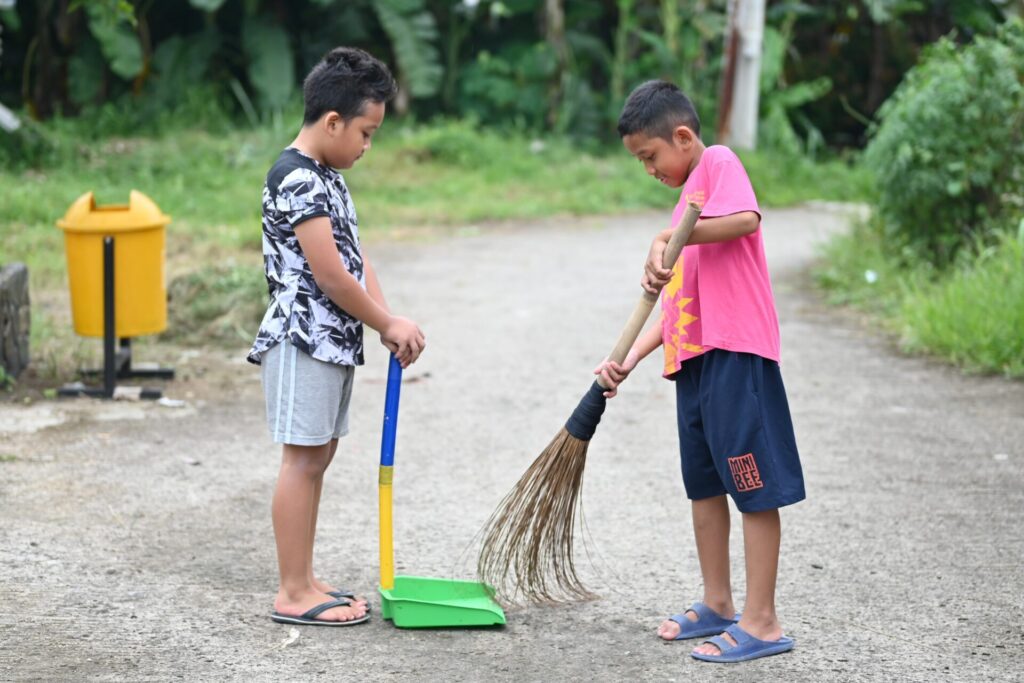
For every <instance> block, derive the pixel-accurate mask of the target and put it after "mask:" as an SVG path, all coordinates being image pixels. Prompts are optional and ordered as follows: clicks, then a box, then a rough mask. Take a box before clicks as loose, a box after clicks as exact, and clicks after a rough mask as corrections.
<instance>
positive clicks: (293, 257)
mask: <svg viewBox="0 0 1024 683" xmlns="http://www.w3.org/2000/svg"><path fill="white" fill-rule="evenodd" d="M318 216H327V217H328V218H330V219H331V232H332V233H333V234H334V243H335V245H336V246H337V247H338V257H339V258H340V259H341V261H342V264H343V265H344V266H345V269H346V270H348V272H350V273H352V275H353V276H354V277H355V278H356V279H357V280H358V281H359V283H360V284H361V285H362V286H363V288H364V289H365V288H366V277H365V275H364V273H363V255H362V252H361V251H360V249H359V225H358V222H357V221H356V209H355V205H353V204H352V197H351V196H350V195H349V192H348V188H347V187H346V186H345V180H344V179H343V178H342V177H341V174H340V173H338V172H337V171H335V170H334V169H332V168H329V167H327V166H324V165H323V164H321V163H320V162H318V161H316V160H315V159H313V158H311V157H309V156H307V155H305V154H303V153H302V152H300V151H298V150H297V149H294V148H291V147H289V148H288V149H286V150H284V151H283V152H281V156H279V157H278V158H277V161H276V162H275V163H274V165H273V166H272V167H271V169H270V172H268V173H267V183H266V185H264V187H263V264H264V268H265V270H266V275H267V286H268V289H269V291H270V305H269V307H268V308H267V313H266V315H264V316H263V322H262V323H261V324H260V329H259V332H258V333H257V334H256V341H255V342H254V343H253V345H252V349H250V350H249V355H248V356H247V360H248V361H249V362H251V363H255V364H257V365H259V363H260V359H261V357H262V355H263V353H265V352H266V351H267V350H269V349H270V348H272V347H273V346H274V345H276V344H278V343H280V342H281V341H282V340H284V339H287V340H288V341H289V342H291V343H292V344H294V345H295V346H296V347H297V348H298V349H299V350H300V351H304V352H306V353H308V354H309V355H310V356H312V357H313V358H316V359H318V360H322V361H325V362H328V363H335V364H337V365H362V364H363V324H362V323H361V322H360V321H359V320H357V319H356V318H353V317H352V316H351V315H349V314H348V313H346V312H345V311H343V310H342V309H341V308H339V307H338V306H337V305H336V304H335V303H334V302H333V301H331V300H330V299H329V298H328V297H327V295H326V294H324V293H323V292H322V291H321V290H320V288H319V287H317V284H316V282H315V281H314V280H313V272H312V271H311V270H310V268H309V262H308V261H306V257H305V256H304V255H303V253H302V248H301V247H300V246H299V240H298V238H297V237H296V236H295V227H296V226H297V225H299V224H301V223H302V222H303V221H307V220H309V219H310V218H316V217H318Z"/></svg>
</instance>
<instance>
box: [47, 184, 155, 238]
mask: <svg viewBox="0 0 1024 683" xmlns="http://www.w3.org/2000/svg"><path fill="white" fill-rule="evenodd" d="M170 222H171V217H170V216H168V215H166V214H164V213H163V212H162V211H160V207H158V206H157V205H156V204H155V203H154V202H153V200H152V199H150V198H149V197H147V196H146V195H144V194H142V193H141V192H139V191H138V190H132V191H131V194H130V195H129V196H128V204H127V205H124V204H108V205H106V206H96V198H95V197H94V196H93V193H92V192H86V193H85V194H83V195H82V196H81V197H79V198H78V199H76V200H75V201H74V203H72V204H71V206H70V207H68V210H67V213H65V214H64V218H62V219H60V220H59V221H57V227H58V228H60V229H61V230H64V231H66V232H96V233H111V232H131V231H133V230H150V229H152V228H159V227H162V226H165V225H167V224H168V223H170Z"/></svg>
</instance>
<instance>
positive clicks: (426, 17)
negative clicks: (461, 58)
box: [373, 0, 443, 97]
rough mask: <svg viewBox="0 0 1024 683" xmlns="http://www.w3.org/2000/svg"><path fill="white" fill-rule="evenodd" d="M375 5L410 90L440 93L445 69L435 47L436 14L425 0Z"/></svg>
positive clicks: (418, 94)
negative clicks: (426, 5)
mask: <svg viewBox="0 0 1024 683" xmlns="http://www.w3.org/2000/svg"><path fill="white" fill-rule="evenodd" d="M373 9H374V11H375V12H376V13H377V16H378V17H379V18H380V23H381V26H382V27H383V28H384V31H385V32H386V33H387V34H388V38H390V39H391V47H392V49H393V50H394V53H395V61H397V62H398V69H399V73H400V75H401V78H402V80H404V81H405V84H406V86H407V87H408V88H409V94H411V95H412V96H413V97H429V96H431V95H435V94H437V91H438V88H439V87H440V85H441V76H442V74H443V69H442V67H441V61H440V55H439V54H438V51H437V47H436V42H437V25H436V23H435V21H434V16H433V15H432V14H430V13H429V12H427V11H426V10H425V0H375V2H373Z"/></svg>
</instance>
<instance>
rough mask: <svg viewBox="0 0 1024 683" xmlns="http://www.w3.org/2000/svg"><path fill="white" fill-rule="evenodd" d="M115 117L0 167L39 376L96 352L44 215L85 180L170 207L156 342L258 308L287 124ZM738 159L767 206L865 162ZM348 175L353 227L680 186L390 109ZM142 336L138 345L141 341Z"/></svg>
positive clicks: (484, 214)
mask: <svg viewBox="0 0 1024 683" xmlns="http://www.w3.org/2000/svg"><path fill="white" fill-rule="evenodd" d="M110 125H111V124H110V121H106V122H104V121H92V122H91V121H89V120H87V118H83V119H77V120H56V121H53V122H51V123H49V124H47V127H48V130H47V132H46V133H45V137H46V138H47V139H48V140H49V145H50V148H49V150H50V151H49V152H47V153H46V154H43V155H41V156H40V158H41V159H42V162H40V163H39V165H38V166H37V167H34V168H14V167H12V166H11V165H10V164H8V165H7V166H6V167H5V168H3V169H0V263H5V262H9V261H22V262H25V263H26V264H27V265H28V267H29V272H30V279H31V289H32V296H33V311H32V314H33V327H32V349H33V351H32V352H33V359H34V361H33V363H34V365H35V367H36V368H37V371H39V372H41V373H42V374H43V375H44V376H46V377H54V378H56V377H59V376H61V375H66V374H67V373H68V372H69V369H73V367H74V366H81V365H88V364H93V365H95V364H96V363H97V362H98V358H97V355H98V346H99V345H98V344H97V343H95V342H94V341H83V340H81V339H78V338H76V337H74V336H73V334H72V333H71V330H70V316H69V314H68V304H67V296H68V295H67V283H66V275H65V270H66V266H65V257H64V246H63V238H62V233H61V232H60V231H59V230H58V229H57V228H56V227H55V226H54V222H55V221H56V220H57V219H58V218H60V217H61V216H62V215H63V214H64V212H65V211H66V210H67V207H68V206H70V204H71V203H72V202H73V201H74V200H75V199H76V198H77V197H79V196H80V195H81V194H82V193H84V192H87V191H94V192H95V194H96V199H97V203H99V204H111V203H124V202H126V200H127V197H128V193H129V191H130V190H132V189H138V190H141V191H142V192H144V193H145V194H147V195H149V196H150V197H151V198H152V199H153V200H154V201H155V202H156V203H157V205H158V206H160V208H161V209H162V210H163V211H164V212H165V213H167V214H169V215H170V216H171V217H172V222H171V224H170V225H169V226H168V228H167V231H168V235H167V245H168V247H167V248H168V252H167V254H168V276H169V277H168V280H169V281H168V291H169V296H170V301H169V311H168V314H169V328H168V331H167V332H166V333H165V334H164V335H162V336H161V339H162V340H163V341H171V342H178V343H182V344H202V343H209V342H211V341H218V342H225V343H233V344H239V343H242V340H243V339H247V337H248V336H249V335H250V334H252V328H253V327H254V326H255V324H258V321H259V319H260V317H261V316H262V313H263V310H262V308H263V306H264V305H265V301H264V298H265V285H264V283H263V279H262V274H261V269H260V241H261V231H260V193H261V189H262V186H263V180H264V176H265V174H266V172H267V169H268V168H269V167H270V165H271V164H272V163H273V161H274V159H276V157H277V155H278V154H279V152H280V150H281V149H282V148H283V147H285V146H286V145H287V144H288V143H289V142H290V141H291V140H292V138H293V136H294V133H295V130H292V129H284V128H281V127H277V128H275V127H272V126H264V127H259V128H248V127H242V128H237V127H236V128H232V127H231V126H230V125H227V124H224V123H223V122H221V123H220V124H218V125H215V126H213V127H211V128H209V129H207V130H203V129H199V128H195V129H189V128H182V129H171V130H164V131H163V132H162V133H161V134H158V135H149V136H132V137H124V136H116V135H113V136H107V137H100V138H99V139H97V138H96V136H94V135H93V134H92V130H94V129H96V130H109V129H110ZM37 128H38V127H37ZM743 160H744V163H745V164H746V165H747V167H748V169H749V171H750V175H751V179H752V182H753V184H754V187H755V188H756V189H757V191H758V195H759V198H760V200H761V202H762V204H763V205H764V206H778V205H787V204H792V203H796V202H800V201H804V200H809V199H832V200H848V199H861V198H863V196H864V195H863V192H864V188H865V187H866V182H865V180H864V175H863V173H862V172H860V171H859V170H857V169H856V168H853V167H851V166H850V165H848V164H846V163H843V162H840V161H835V162H831V163H827V164H814V163H811V162H809V161H807V160H803V159H792V158H780V157H778V156H777V155H773V154H770V153H750V154H744V155H743ZM345 178H346V181H347V182H348V184H349V187H350V188H351V189H352V193H353V196H354V198H355V200H356V206H357V208H358V211H359V219H360V228H361V230H362V231H363V234H364V235H367V234H373V233H375V232H385V231H389V230H402V231H403V232H404V231H408V230H413V231H415V230H416V229H419V228H424V227H428V226H429V227H449V226H460V225H467V224H479V223H483V222H487V221H494V220H507V219H530V218H539V217H543V216H551V215H559V214H566V215H583V214H615V213H624V212H629V211H636V210H643V209H659V210H662V211H664V212H666V214H667V213H668V212H669V211H670V210H671V208H672V206H673V205H674V204H675V202H676V200H677V198H678V191H673V190H671V189H669V188H665V187H664V186H662V185H660V184H659V183H657V182H655V181H654V180H652V179H651V178H648V177H647V176H646V174H645V173H644V172H643V169H642V167H641V166H640V164H638V163H637V162H636V161H635V160H634V159H632V158H631V157H630V156H629V154H628V153H626V151H625V150H623V149H622V148H621V147H618V146H612V147H599V146H597V147H595V146H580V145H579V144H575V143H573V142H572V141H570V140H568V139H561V138H540V139H538V138H534V137H531V136H528V135H525V134H521V133H512V132H503V131H498V130H491V129H485V128H480V127H478V126H476V125H474V124H473V123H471V122H457V121H446V122H437V123H434V124H431V125H402V124H396V123H395V122H391V121H389V122H388V123H387V124H386V125H385V127H384V128H383V129H382V131H381V132H380V133H379V134H378V136H377V138H376V139H375V142H374V146H373V149H372V151H371V153H370V154H369V155H368V156H367V157H366V158H365V159H364V160H363V161H362V162H360V163H359V165H358V166H356V167H355V168H354V169H352V170H350V171H347V172H346V173H345ZM140 341H141V342H142V344H141V345H140V348H141V349H142V350H145V348H146V340H145V339H143V340H140Z"/></svg>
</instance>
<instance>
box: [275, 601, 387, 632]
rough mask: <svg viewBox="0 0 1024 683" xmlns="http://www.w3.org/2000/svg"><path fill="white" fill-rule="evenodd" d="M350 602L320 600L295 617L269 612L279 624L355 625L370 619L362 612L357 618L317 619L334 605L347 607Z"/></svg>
mask: <svg viewBox="0 0 1024 683" xmlns="http://www.w3.org/2000/svg"><path fill="white" fill-rule="evenodd" d="M351 604H352V603H351V602H349V601H348V600H328V601H327V602H321V603H320V604H319V605H317V606H316V607H313V608H312V609H308V610H306V611H305V612H303V613H302V614H300V615H299V616H297V617H294V616H292V615H290V614H281V613H280V612H271V613H270V618H271V619H273V620H274V621H276V622H277V623H279V624H299V625H301V626H355V625H356V624H362V623H365V622H367V621H369V620H370V615H369V614H364V615H363V616H361V617H359V618H358V619H350V620H348V621H329V620H327V619H317V617H318V616H319V615H320V614H322V613H323V612H326V611H327V610H329V609H332V608H334V607H348V606H349V605H351Z"/></svg>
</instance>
